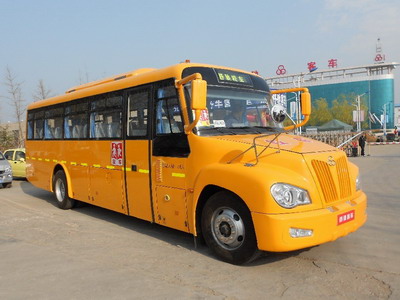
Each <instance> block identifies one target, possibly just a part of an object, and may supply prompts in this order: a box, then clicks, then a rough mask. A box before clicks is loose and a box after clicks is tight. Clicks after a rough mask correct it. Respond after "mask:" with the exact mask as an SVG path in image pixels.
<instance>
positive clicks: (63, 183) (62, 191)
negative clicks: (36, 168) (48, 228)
mask: <svg viewBox="0 0 400 300" xmlns="http://www.w3.org/2000/svg"><path fill="white" fill-rule="evenodd" d="M68 175H69V174H67V173H66V172H65V169H64V168H63V167H62V166H60V165H57V166H56V167H55V168H54V172H53V177H52V191H53V193H54V195H55V197H56V200H57V205H58V207H59V208H61V209H70V208H72V207H73V206H74V204H75V200H74V199H72V198H71V197H70V196H69V195H70V194H71V191H70V182H71V180H70V178H69V176H68Z"/></svg>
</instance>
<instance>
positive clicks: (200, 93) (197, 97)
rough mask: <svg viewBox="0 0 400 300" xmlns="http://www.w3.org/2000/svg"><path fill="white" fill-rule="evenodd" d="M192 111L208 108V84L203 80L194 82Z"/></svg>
mask: <svg viewBox="0 0 400 300" xmlns="http://www.w3.org/2000/svg"><path fill="white" fill-rule="evenodd" d="M191 84H192V107H191V108H192V109H193V110H203V109H206V108H207V105H206V97H207V82H206V81H205V80H202V79H194V80H193V81H192V82H191Z"/></svg>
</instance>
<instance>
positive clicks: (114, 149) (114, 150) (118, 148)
mask: <svg viewBox="0 0 400 300" xmlns="http://www.w3.org/2000/svg"><path fill="white" fill-rule="evenodd" d="M111 164H112V165H113V166H122V165H123V144H122V142H111Z"/></svg>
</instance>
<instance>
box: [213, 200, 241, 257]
mask: <svg viewBox="0 0 400 300" xmlns="http://www.w3.org/2000/svg"><path fill="white" fill-rule="evenodd" d="M211 226H212V234H213V237H214V239H215V241H216V242H217V243H218V244H219V245H220V246H221V247H223V248H225V249H227V250H234V249H237V248H239V247H240V246H241V245H242V244H243V241H244V236H245V229H244V224H243V221H242V218H241V217H240V216H239V214H238V213H237V212H236V211H234V210H233V209H232V208H228V207H222V208H219V209H217V210H215V212H214V214H213V216H212V218H211Z"/></svg>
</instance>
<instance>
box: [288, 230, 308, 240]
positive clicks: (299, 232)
mask: <svg viewBox="0 0 400 300" xmlns="http://www.w3.org/2000/svg"><path fill="white" fill-rule="evenodd" d="M289 233H290V236H291V237H292V238H300V237H307V236H312V235H313V231H312V230H311V229H301V228H290V229H289Z"/></svg>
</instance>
